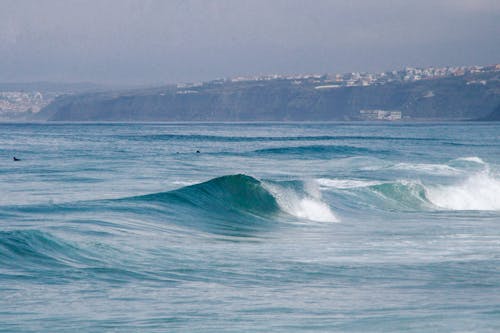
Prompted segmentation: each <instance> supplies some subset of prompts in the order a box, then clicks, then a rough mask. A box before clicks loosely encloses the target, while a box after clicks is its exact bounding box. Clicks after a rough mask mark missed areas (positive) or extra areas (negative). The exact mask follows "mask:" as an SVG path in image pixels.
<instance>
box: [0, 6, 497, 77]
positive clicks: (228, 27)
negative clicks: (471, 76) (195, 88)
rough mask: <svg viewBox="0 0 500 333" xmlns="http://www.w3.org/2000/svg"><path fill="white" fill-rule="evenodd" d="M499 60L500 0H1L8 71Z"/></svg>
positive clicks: (0, 44)
mask: <svg viewBox="0 0 500 333" xmlns="http://www.w3.org/2000/svg"><path fill="white" fill-rule="evenodd" d="M490 63H500V1H499V0H415V1H413V0H407V1H405V0H399V1H395V0H393V1H390V0H345V1H341V0H330V1H326V0H316V1H314V0H302V1H295V0H282V1H280V0H251V1H239V0H227V1H226V0H217V1H216V0H203V1H201V0H200V1H189V0H182V1H181V0H170V1H167V0H164V1H161V0H149V1H148V0H136V1H132V0H95V1H91V0H84V1H76V0H75V1H71V0H61V1H52V0H44V1H39V0H32V1H29V0H26V1H24V0H0V81H11V82H12V81H38V80H44V81H73V82H75V81H91V82H98V83H122V84H156V83H172V82H189V81H198V80H207V79H213V78H218V77H232V76H237V75H251V74H261V73H262V74H269V73H337V72H348V71H383V70H388V69H396V68H402V67H404V66H430V65H436V66H439V65H447V64H450V65H466V64H490Z"/></svg>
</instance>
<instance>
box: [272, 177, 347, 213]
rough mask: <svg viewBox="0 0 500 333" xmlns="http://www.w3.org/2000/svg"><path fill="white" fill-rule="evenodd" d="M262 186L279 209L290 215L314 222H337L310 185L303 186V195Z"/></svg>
mask: <svg viewBox="0 0 500 333" xmlns="http://www.w3.org/2000/svg"><path fill="white" fill-rule="evenodd" d="M264 186H265V187H266V189H267V190H268V191H269V192H271V193H272V194H273V196H274V197H275V199H276V202H277V203H278V205H279V206H280V208H281V209H282V210H283V211H284V212H286V213H288V214H290V215H293V216H295V217H298V218H301V219H307V220H310V221H316V222H339V220H338V218H337V217H336V216H335V214H334V213H333V212H332V210H331V209H330V207H329V206H328V205H327V204H326V203H324V202H323V201H321V192H320V191H319V189H318V188H317V187H315V186H314V185H312V183H306V184H305V190H306V193H303V194H299V193H297V192H296V191H294V190H292V189H290V188H284V187H281V186H278V185H275V184H268V183H264Z"/></svg>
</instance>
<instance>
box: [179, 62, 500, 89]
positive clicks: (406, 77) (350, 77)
mask: <svg viewBox="0 0 500 333" xmlns="http://www.w3.org/2000/svg"><path fill="white" fill-rule="evenodd" d="M495 71H500V64H496V65H489V66H478V65H474V66H457V67H428V68H414V67H406V68H404V69H402V70H393V71H388V72H381V73H367V72H352V73H344V74H299V75H281V74H271V75H257V76H248V77H247V76H238V77H234V78H229V79H217V80H212V81H208V82H197V83H179V84H177V88H178V89H189V88H196V87H203V86H205V85H213V84H224V83H228V82H233V83H237V82H252V81H253V82H255V81H271V80H289V81H291V83H292V84H297V85H300V84H316V86H315V89H335V88H341V87H366V86H371V85H383V84H388V83H393V82H414V81H420V80H432V79H438V78H444V77H452V76H463V75H467V74H478V73H487V72H495ZM468 83H469V84H483V85H485V84H487V81H484V80H480V81H474V80H472V81H469V82H468ZM179 93H181V94H182V93H196V90H180V91H179Z"/></svg>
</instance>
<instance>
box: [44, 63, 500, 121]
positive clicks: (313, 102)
mask: <svg viewBox="0 0 500 333" xmlns="http://www.w3.org/2000/svg"><path fill="white" fill-rule="evenodd" d="M499 104H500V72H499V71H491V72H482V73H468V74H465V75H460V76H447V77H442V78H433V79H426V80H414V81H410V82H405V81H402V80H394V81H392V82H391V81H389V82H384V83H380V84H378V83H375V84H371V85H368V86H362V85H358V86H339V85H336V84H331V82H330V81H328V78H327V77H326V76H322V77H313V78H307V79H302V80H297V79H283V78H277V79H267V80H250V81H241V82H239V81H236V82H234V81H222V80H220V81H212V82H208V83H204V84H197V85H188V86H166V87H162V88H155V89H145V90H144V89H143V90H128V91H122V92H109V93H106V92H104V93H87V94H80V95H69V96H61V97H59V98H57V99H56V100H54V101H53V102H52V103H51V104H50V105H48V106H47V107H45V108H44V109H43V110H42V111H41V112H40V113H39V114H38V115H37V119H39V120H49V121H302V120H308V121H329V120H331V121H335V120H363V119H364V118H363V117H364V116H363V115H362V114H360V111H361V110H396V111H400V112H401V115H402V118H403V119H406V120H466V119H478V118H484V117H486V116H487V115H488V114H489V113H491V111H492V110H493V109H494V108H495V107H496V106H497V105H499Z"/></svg>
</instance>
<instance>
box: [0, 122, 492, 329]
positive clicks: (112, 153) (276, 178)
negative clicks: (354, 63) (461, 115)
mask: <svg viewBox="0 0 500 333" xmlns="http://www.w3.org/2000/svg"><path fill="white" fill-rule="evenodd" d="M197 150H199V151H200V153H196V151H197ZM0 153H1V159H0V331H6V332H7V331H13V332H42V331H45V332H49V331H50V332H62V331H64V332H70V331H75V330H77V329H78V330H79V331H80V332H103V331H120V332H126V331H130V332H137V331H142V332H165V331H185V332H235V331H245V332H247V331H262V332H272V331H277V332H278V331H279V332H293V331H315V330H316V331H358V332H365V331H372V332H374V331H379V332H388V331H403V330H405V331H419V332H420V331H481V332H487V331H491V332H496V331H499V330H500V124H486V123H461V124H457V123H455V124H434V125H430V124H354V125H353V124H342V123H332V124H43V125H42V124H38V125H37V124H4V125H0ZM13 156H16V157H18V158H20V159H21V161H19V162H14V161H12V157H13Z"/></svg>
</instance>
